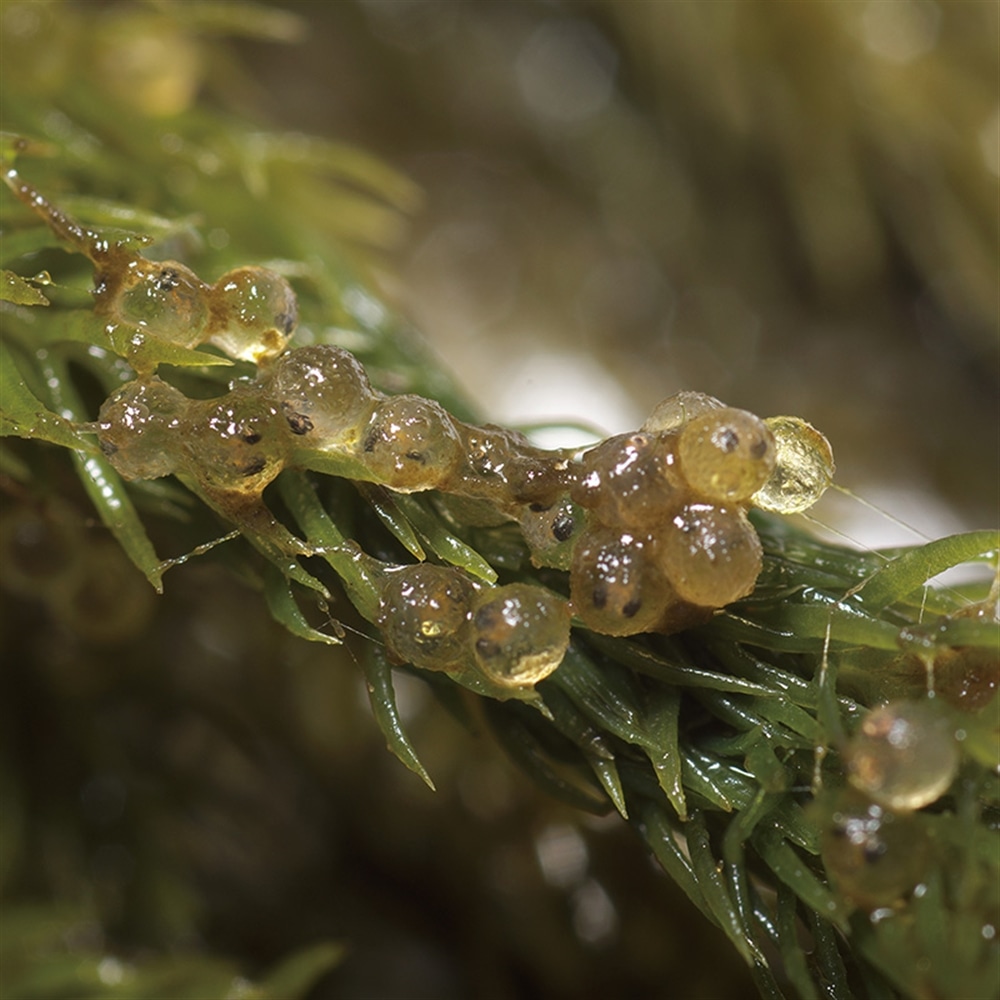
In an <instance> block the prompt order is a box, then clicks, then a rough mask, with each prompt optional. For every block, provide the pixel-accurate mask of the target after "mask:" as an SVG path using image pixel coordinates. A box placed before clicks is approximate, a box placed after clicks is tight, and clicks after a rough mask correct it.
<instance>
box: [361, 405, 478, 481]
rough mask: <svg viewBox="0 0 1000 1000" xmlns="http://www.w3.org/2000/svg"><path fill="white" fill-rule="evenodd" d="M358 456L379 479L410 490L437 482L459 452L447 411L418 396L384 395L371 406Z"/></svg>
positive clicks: (447, 473) (451, 468)
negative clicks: (371, 409) (372, 407)
mask: <svg viewBox="0 0 1000 1000" xmlns="http://www.w3.org/2000/svg"><path fill="white" fill-rule="evenodd" d="M357 454H358V457H359V458H360V459H361V460H362V461H363V462H364V463H365V465H366V466H367V467H368V469H369V471H370V472H371V475H372V478H373V479H374V480H375V481H376V482H379V483H383V484H384V485H386V486H389V487H391V488H392V489H394V490H399V491H400V492H402V493H412V492H415V491H418V490H430V489H434V488H435V487H437V486H440V485H441V484H442V483H443V482H445V481H446V480H447V479H448V478H449V477H450V476H451V475H452V472H453V471H454V469H455V468H456V466H457V465H458V463H459V460H460V458H461V444H460V442H459V437H458V433H457V431H456V429H455V425H454V423H453V422H452V419H451V417H450V416H449V415H448V413H447V411H446V410H445V409H444V408H443V407H442V406H441V405H440V404H438V403H436V402H434V400H432V399H424V398H423V397H422V396H411V395H401V396H387V397H385V398H384V399H382V400H380V401H379V402H378V403H377V404H376V405H375V409H374V411H373V412H372V415H371V418H370V419H369V421H368V426H367V428H366V429H365V432H364V435H363V437H362V439H361V442H360V447H359V449H358V453H357Z"/></svg>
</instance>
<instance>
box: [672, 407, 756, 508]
mask: <svg viewBox="0 0 1000 1000" xmlns="http://www.w3.org/2000/svg"><path fill="white" fill-rule="evenodd" d="M677 454H678V458H679V459H680V467H681V472H682V473H683V475H684V479H685V481H686V482H687V483H688V485H689V486H690V487H691V490H692V491H693V492H694V493H696V494H698V496H699V497H701V498H703V499H705V500H712V501H716V502H718V503H725V502H727V501H728V502H735V501H741V500H749V499H750V497H751V496H753V494H754V493H756V492H757V490H759V489H760V487H761V486H763V485H764V483H765V482H767V480H768V479H769V478H770V476H771V473H772V471H773V470H774V461H775V452H774V438H773V437H772V435H771V432H770V430H768V428H767V426H766V425H765V424H764V421H763V420H761V419H760V417H755V416H754V415H753V414H752V413H747V411H746V410H734V409H732V408H730V407H724V408H722V409H713V410H709V411H707V412H706V413H703V414H701V415H700V416H697V417H694V418H693V419H691V420H689V421H688V423H687V424H685V425H684V427H683V428H682V429H681V431H680V435H679V436H678V439H677Z"/></svg>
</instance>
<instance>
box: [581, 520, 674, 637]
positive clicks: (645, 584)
mask: <svg viewBox="0 0 1000 1000" xmlns="http://www.w3.org/2000/svg"><path fill="white" fill-rule="evenodd" d="M653 547H654V542H653V539H652V538H651V537H649V536H644V535H634V534H631V533H629V532H623V531H621V530H620V529H617V528H605V527H602V526H595V527H591V528H589V529H588V530H587V531H586V532H585V533H584V535H583V536H582V537H581V538H580V540H579V541H578V542H577V544H576V549H575V550H574V552H573V564H572V567H571V568H570V576H569V586H570V599H571V601H572V607H573V611H574V613H575V614H576V615H577V616H578V617H579V618H580V619H581V620H582V621H583V623H584V624H585V625H586V626H587V627H588V628H590V629H593V630H594V631H595V632H601V633H603V634H604V635H637V634H638V633H640V632H649V631H651V630H653V629H654V628H655V627H656V625H657V623H658V622H659V621H660V619H661V618H662V616H663V612H664V610H665V608H666V606H667V604H669V603H670V601H671V600H676V598H675V596H674V593H673V590H672V588H671V587H670V584H669V583H667V581H666V579H665V577H664V575H663V572H662V571H661V570H660V567H659V565H658V563H657V561H656V559H655V558H654V556H653V551H652V550H653Z"/></svg>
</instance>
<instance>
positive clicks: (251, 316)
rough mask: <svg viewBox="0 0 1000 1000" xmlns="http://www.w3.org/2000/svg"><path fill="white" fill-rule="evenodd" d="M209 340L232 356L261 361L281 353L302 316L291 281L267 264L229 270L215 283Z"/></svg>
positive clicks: (242, 359) (244, 359) (256, 361)
mask: <svg viewBox="0 0 1000 1000" xmlns="http://www.w3.org/2000/svg"><path fill="white" fill-rule="evenodd" d="M211 295H212V305H213V307H214V309H213V313H214V316H213V324H212V328H211V331H210V336H209V338H208V339H209V342H210V343H212V344H214V345H215V346H216V347H218V348H220V349H221V350H222V351H224V352H225V353H226V354H228V355H229V356H230V357H232V358H238V359H239V360H241V361H253V362H254V363H258V362H260V361H261V360H263V359H266V358H273V357H274V356H275V355H278V354H280V353H281V352H282V351H283V350H284V349H285V345H286V344H287V343H288V340H289V338H290V337H291V336H292V333H293V332H294V330H295V326H296V324H297V323H298V318H299V306H298V300H297V299H296V297H295V292H293V291H292V287H291V285H289V284H288V282H287V281H286V280H285V279H284V278H283V277H282V276H281V275H280V274H278V273H277V272H275V271H270V270H268V269H267V268H266V267H255V266H251V267H240V268H236V270H234V271H228V272H227V273H226V274H224V275H223V276H222V277H221V278H219V280H218V281H217V282H216V283H215V284H214V285H213V286H212V292H211Z"/></svg>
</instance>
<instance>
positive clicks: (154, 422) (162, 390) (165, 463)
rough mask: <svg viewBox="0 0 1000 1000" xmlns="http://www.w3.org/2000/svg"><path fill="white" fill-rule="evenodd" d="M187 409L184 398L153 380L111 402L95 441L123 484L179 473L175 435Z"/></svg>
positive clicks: (107, 403)
mask: <svg viewBox="0 0 1000 1000" xmlns="http://www.w3.org/2000/svg"><path fill="white" fill-rule="evenodd" d="M190 407H191V400H189V399H188V398H187V397H186V396H184V394H183V393H181V392H180V391H179V390H177V389H175V388H174V387H173V386H172V385H170V384H169V383H167V382H164V381H163V380H162V379H160V378H157V377H156V376H155V375H154V376H152V377H150V378H146V379H136V380H135V381H133V382H129V383H128V384H127V385H125V386H123V387H122V388H121V389H119V390H118V391H117V392H116V393H114V394H113V395H112V396H110V397H109V398H108V399H107V400H106V401H105V402H104V404H103V405H102V406H101V410H100V413H99V414H98V417H97V426H98V431H97V440H98V443H99V444H100V446H101V450H102V451H103V452H104V454H105V455H106V456H107V457H108V459H109V460H110V462H111V464H112V465H113V466H114V467H115V469H117V471H118V472H119V473H120V474H121V475H122V476H124V477H125V478H126V479H157V478H159V477H160V476H169V475H170V474H171V473H173V472H175V471H177V465H178V462H179V460H180V459H179V450H178V449H179V435H180V431H181V428H182V426H183V421H184V420H185V418H186V416H187V413H188V411H189V409H190Z"/></svg>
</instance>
